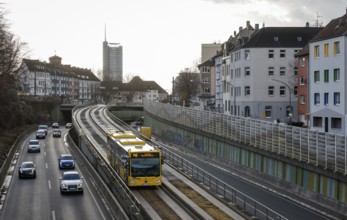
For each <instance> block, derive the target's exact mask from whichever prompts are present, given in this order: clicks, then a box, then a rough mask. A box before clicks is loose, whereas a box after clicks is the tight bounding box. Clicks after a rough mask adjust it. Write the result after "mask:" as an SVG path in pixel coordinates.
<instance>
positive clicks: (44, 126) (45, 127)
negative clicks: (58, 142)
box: [39, 125, 47, 129]
mask: <svg viewBox="0 0 347 220" xmlns="http://www.w3.org/2000/svg"><path fill="white" fill-rule="evenodd" d="M39 129H47V125H40V126H39Z"/></svg>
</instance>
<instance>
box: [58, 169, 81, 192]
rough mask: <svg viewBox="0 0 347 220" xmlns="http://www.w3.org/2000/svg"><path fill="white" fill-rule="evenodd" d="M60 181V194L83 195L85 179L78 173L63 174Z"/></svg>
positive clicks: (68, 172)
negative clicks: (72, 193) (74, 193)
mask: <svg viewBox="0 0 347 220" xmlns="http://www.w3.org/2000/svg"><path fill="white" fill-rule="evenodd" d="M59 179H60V192H61V193H62V194H63V193H67V192H79V193H83V177H81V175H80V174H79V172H78V171H67V172H63V175H62V176H61V177H60V178H59Z"/></svg>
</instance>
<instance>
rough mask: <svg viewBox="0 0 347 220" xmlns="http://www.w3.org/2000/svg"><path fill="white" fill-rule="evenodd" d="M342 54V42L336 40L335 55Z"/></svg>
mask: <svg viewBox="0 0 347 220" xmlns="http://www.w3.org/2000/svg"><path fill="white" fill-rule="evenodd" d="M339 54H340V42H339V41H336V42H334V55H335V56H336V55H339Z"/></svg>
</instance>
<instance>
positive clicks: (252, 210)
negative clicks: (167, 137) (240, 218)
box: [162, 147, 287, 220]
mask: <svg viewBox="0 0 347 220" xmlns="http://www.w3.org/2000/svg"><path fill="white" fill-rule="evenodd" d="M162 152H163V155H164V156H165V162H166V163H167V164H170V165H171V166H173V167H175V168H176V169H179V170H180V171H181V172H184V173H185V174H186V175H187V176H189V177H190V178H193V179H194V180H196V181H199V182H200V183H201V184H203V185H205V186H206V187H208V188H209V189H210V190H213V191H214V192H215V193H217V194H218V195H220V196H222V197H223V198H225V199H226V200H227V201H230V203H229V204H231V205H232V206H235V207H237V208H238V209H239V210H241V211H242V212H245V213H247V214H248V215H250V216H252V217H256V218H257V219H269V220H272V219H276V220H281V219H283V220H284V219H287V218H285V217H284V216H282V215H280V214H279V213H277V212H275V211H274V210H272V209H270V208H268V207H266V206H265V205H263V204H261V203H260V202H257V201H256V200H254V199H253V198H251V197H249V196H247V195H245V194H244V193H242V192H240V191H238V190H237V189H235V188H233V187H232V186H230V185H228V184H227V183H225V182H223V181H222V180H220V179H218V178H216V177H215V176H213V175H211V174H210V173H208V172H206V171H204V170H203V169H201V168H199V167H198V166H196V165H194V164H193V163H191V162H189V161H188V160H186V159H184V158H183V157H182V156H180V155H178V154H176V153H174V152H172V151H170V150H169V149H168V148H165V147H163V148H162Z"/></svg>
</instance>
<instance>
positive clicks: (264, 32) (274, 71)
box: [217, 25, 322, 121]
mask: <svg viewBox="0 0 347 220" xmlns="http://www.w3.org/2000/svg"><path fill="white" fill-rule="evenodd" d="M321 30H322V28H316V27H309V26H308V25H306V26H304V27H263V28H261V29H259V26H258V25H256V28H255V29H254V30H252V31H249V30H248V35H247V34H243V35H240V37H237V38H236V39H235V41H234V43H233V45H231V46H230V50H229V51H228V57H226V59H225V60H226V62H225V66H226V67H225V68H224V73H223V76H224V78H223V79H222V80H223V82H222V84H223V87H224V88H225V89H224V91H225V92H224V94H223V103H224V113H225V114H231V115H237V116H244V117H252V118H258V119H262V120H266V121H292V120H293V121H297V120H298V113H297V112H298V110H297V66H296V59H295V54H296V53H298V52H299V51H300V50H301V49H302V48H303V47H304V46H305V45H306V44H307V43H308V42H309V40H311V39H312V38H313V37H314V36H315V35H316V34H317V33H318V32H319V31H321ZM227 61H229V62H227ZM217 82H218V81H217ZM229 103H230V104H229ZM229 106H230V107H229Z"/></svg>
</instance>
